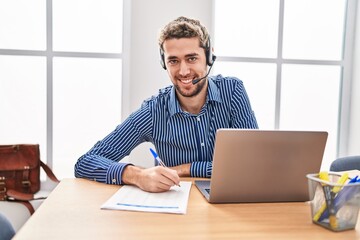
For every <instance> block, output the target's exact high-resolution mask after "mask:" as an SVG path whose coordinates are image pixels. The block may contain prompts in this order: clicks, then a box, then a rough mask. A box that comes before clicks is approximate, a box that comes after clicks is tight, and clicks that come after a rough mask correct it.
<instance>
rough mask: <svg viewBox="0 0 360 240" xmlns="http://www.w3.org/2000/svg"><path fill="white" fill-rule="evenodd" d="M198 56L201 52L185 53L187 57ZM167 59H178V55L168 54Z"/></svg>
mask: <svg viewBox="0 0 360 240" xmlns="http://www.w3.org/2000/svg"><path fill="white" fill-rule="evenodd" d="M196 56H199V54H197V53H189V54H186V55H185V57H186V58H189V57H196ZM167 59H168V60H173V59H178V57H177V56H168V57H167Z"/></svg>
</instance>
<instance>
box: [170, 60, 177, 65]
mask: <svg viewBox="0 0 360 240" xmlns="http://www.w3.org/2000/svg"><path fill="white" fill-rule="evenodd" d="M168 63H169V64H170V65H175V64H177V63H178V60H169V61H168Z"/></svg>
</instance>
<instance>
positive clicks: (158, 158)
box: [150, 148, 180, 187]
mask: <svg viewBox="0 0 360 240" xmlns="http://www.w3.org/2000/svg"><path fill="white" fill-rule="evenodd" d="M150 152H151V154H152V155H153V156H154V158H155V160H156V161H157V163H158V164H159V165H161V166H162V167H166V165H165V164H164V162H163V161H162V160H161V158H160V157H159V156H158V155H157V153H156V152H155V151H154V150H153V149H152V148H150ZM177 186H178V187H180V184H179V185H177Z"/></svg>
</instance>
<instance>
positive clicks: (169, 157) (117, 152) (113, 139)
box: [75, 75, 258, 184]
mask: <svg viewBox="0 0 360 240" xmlns="http://www.w3.org/2000/svg"><path fill="white" fill-rule="evenodd" d="M208 81H209V84H208V94H207V99H206V102H205V104H204V106H203V107H202V109H201V111H200V113H199V114H191V113H188V112H185V111H183V110H182V109H181V107H180V104H179V102H178V100H177V97H176V93H175V88H174V87H173V86H169V87H166V88H163V89H160V90H159V93H158V95H156V96H153V97H151V98H149V99H147V100H145V101H144V102H143V104H142V106H141V107H140V109H138V110H137V111H135V112H133V113H132V114H131V115H130V116H129V117H128V118H127V119H126V120H125V121H124V122H123V123H121V124H120V125H119V126H117V127H116V129H115V130H114V131H113V132H111V133H110V134H109V135H108V136H106V137H105V138H104V139H103V140H101V141H99V142H97V143H96V144H95V146H94V147H93V148H92V149H91V150H90V151H89V152H87V153H86V154H85V155H83V156H82V157H80V158H79V160H78V162H77V163H76V164H75V176H76V177H82V178H88V179H92V180H95V181H98V182H104V183H108V184H122V182H121V176H122V172H123V170H124V168H125V167H126V166H127V165H128V164H129V163H122V162H121V161H120V160H121V159H123V158H124V157H126V156H128V155H129V154H130V152H131V151H132V150H133V149H134V148H135V147H136V146H138V145H139V144H141V143H143V142H151V143H153V144H154V146H155V148H156V151H157V153H158V155H159V157H160V158H161V159H162V160H163V162H164V163H165V165H167V166H169V167H171V166H176V165H180V164H186V163H191V166H190V175H191V176H192V177H211V171H212V157H213V148H214V142H215V133H216V130H217V129H219V128H258V125H257V122H256V118H255V115H254V112H253V111H252V109H251V105H250V101H249V98H248V96H247V93H246V91H245V88H244V85H243V83H242V81H241V80H239V79H237V78H233V77H223V76H221V75H217V76H213V77H209V78H208Z"/></svg>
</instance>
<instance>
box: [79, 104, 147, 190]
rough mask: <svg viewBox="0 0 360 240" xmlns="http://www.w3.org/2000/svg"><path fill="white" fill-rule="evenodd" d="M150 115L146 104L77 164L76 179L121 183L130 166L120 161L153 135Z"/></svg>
mask: <svg viewBox="0 0 360 240" xmlns="http://www.w3.org/2000/svg"><path fill="white" fill-rule="evenodd" d="M151 126H152V122H151V116H150V112H149V110H148V108H147V107H146V106H145V105H143V106H142V107H141V108H140V109H139V110H138V111H136V112H134V113H132V114H131V115H130V116H129V117H128V118H127V119H126V120H125V121H124V122H123V123H122V124H120V125H119V126H118V127H117V128H116V129H115V130H114V131H113V132H111V133H110V134H109V135H108V136H106V137H105V138H104V139H103V140H101V141H99V142H97V143H96V144H95V145H94V147H93V148H92V149H90V151H88V152H87V153H86V154H84V155H83V156H81V157H80V158H79V160H78V161H77V163H76V164H75V177H78V178H87V179H90V180H94V181H97V182H103V183H107V184H122V181H121V177H122V173H123V171H124V169H125V167H126V166H127V165H129V163H122V162H120V160H121V159H123V158H124V157H125V156H128V155H129V154H130V152H131V151H132V150H133V149H134V148H135V147H136V146H138V145H139V144H140V143H142V142H144V141H147V140H148V139H149V136H151V131H152V130H151V129H152V127H151Z"/></svg>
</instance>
